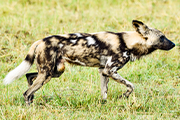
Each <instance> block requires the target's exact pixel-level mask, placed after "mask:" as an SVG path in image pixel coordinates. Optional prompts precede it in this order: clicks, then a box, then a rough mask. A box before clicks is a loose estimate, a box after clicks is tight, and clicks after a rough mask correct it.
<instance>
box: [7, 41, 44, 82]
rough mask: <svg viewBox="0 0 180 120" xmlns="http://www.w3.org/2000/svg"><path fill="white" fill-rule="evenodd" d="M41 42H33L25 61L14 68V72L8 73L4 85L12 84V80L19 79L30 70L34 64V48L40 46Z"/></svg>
mask: <svg viewBox="0 0 180 120" xmlns="http://www.w3.org/2000/svg"><path fill="white" fill-rule="evenodd" d="M40 42H41V40H39V41H37V42H35V43H34V44H33V45H32V46H31V47H30V50H29V52H28V54H27V56H26V58H25V60H24V61H23V62H22V63H21V64H20V65H19V66H18V67H16V68H15V69H14V70H12V71H10V72H9V73H8V74H7V75H6V77H5V78H4V84H5V85H7V84H10V83H11V82H13V81H14V80H16V79H18V78H20V77H21V76H22V75H24V74H25V73H26V72H28V71H29V69H30V68H31V66H32V64H33V62H34V58H35V55H34V52H35V49H36V47H37V46H38V45H39V44H40Z"/></svg>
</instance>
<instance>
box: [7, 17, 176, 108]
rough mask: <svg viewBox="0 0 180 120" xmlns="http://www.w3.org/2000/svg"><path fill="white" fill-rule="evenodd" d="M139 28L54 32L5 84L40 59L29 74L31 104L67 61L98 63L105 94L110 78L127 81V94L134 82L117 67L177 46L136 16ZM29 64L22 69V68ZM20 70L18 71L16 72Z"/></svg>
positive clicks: (27, 98) (27, 95)
mask: <svg viewBox="0 0 180 120" xmlns="http://www.w3.org/2000/svg"><path fill="white" fill-rule="evenodd" d="M132 24H133V27H134V28H135V31H129V32H120V33H114V32H99V33H91V34H89V33H73V34H66V35H53V36H49V37H46V38H44V39H42V40H39V41H37V42H35V43H34V44H33V45H32V46H31V48H30V51H29V52H28V55H27V56H26V58H25V60H24V61H23V62H22V63H21V65H20V66H18V67H17V68H15V69H14V70H13V71H11V72H10V73H9V74H8V75H7V76H6V78H5V79H4V83H5V84H9V83H10V82H12V81H13V80H15V79H17V78H19V77H20V76H22V75H23V74H25V73H26V72H27V71H28V70H29V69H30V67H31V65H32V64H33V62H34V60H36V64H37V69H38V72H37V73H28V74H26V77H27V80H28V85H29V89H28V90H27V91H26V92H25V93H24V98H25V101H26V103H27V104H28V105H29V104H30V103H31V102H32V100H33V98H34V93H35V92H36V91H37V90H38V89H40V88H41V87H42V86H43V85H44V84H45V83H47V82H48V81H50V79H51V78H52V77H59V76H60V75H61V74H62V73H63V72H64V70H65V66H64V62H68V63H72V64H76V65H81V66H88V67H98V68H99V73H100V77H101V94H102V97H103V99H106V98H107V89H108V86H107V84H108V82H109V78H112V79H113V80H115V81H117V82H119V83H122V84H124V85H126V87H127V91H126V92H125V93H124V94H123V95H124V96H126V97H129V95H130V94H131V93H132V91H133V90H134V85H133V84H132V83H131V82H129V81H128V80H126V79H124V78H123V77H121V76H120V75H119V74H118V73H117V71H118V70H119V69H120V68H122V67H123V66H124V65H125V64H126V63H127V62H128V61H129V60H131V61H134V60H135V59H139V58H140V57H141V56H143V55H147V54H150V53H151V52H153V51H154V50H156V49H162V50H170V49H171V48H173V47H174V46H175V44H174V43H173V42H171V41H170V40H168V39H167V38H166V37H165V35H164V34H163V33H162V32H160V31H159V30H156V29H154V28H149V27H148V26H146V25H145V24H144V23H142V22H140V21H137V20H133V22H132ZM23 67H24V68H25V69H24V70H21V68H23ZM15 73H16V74H15Z"/></svg>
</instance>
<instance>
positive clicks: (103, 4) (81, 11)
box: [0, 0, 180, 120]
mask: <svg viewBox="0 0 180 120" xmlns="http://www.w3.org/2000/svg"><path fill="white" fill-rule="evenodd" d="M133 19H138V20H141V21H143V22H145V23H146V24H147V25H149V26H152V27H154V28H158V29H159V30H161V31H162V32H163V33H164V34H165V35H166V36H167V37H168V38H169V39H170V40H172V41H173V42H174V43H175V44H176V47H175V48H174V49H172V50H171V51H159V50H158V51H156V52H154V53H153V54H151V55H148V56H146V57H145V58H142V59H140V60H139V61H135V62H129V63H128V64H127V65H126V66H124V67H123V68H122V69H121V70H119V71H118V72H119V74H120V75H122V76H123V77H124V78H126V79H128V80H129V81H131V82H132V83H134V85H135V91H134V93H133V94H132V95H131V96H130V97H129V99H124V98H123V99H118V96H119V95H121V94H122V93H123V92H125V90H126V87H124V86H123V85H121V84H117V83H116V82H114V81H113V80H110V82H109V91H108V99H107V103H106V104H102V103H101V92H100V91H101V90H100V79H99V74H98V69H97V68H87V67H80V66H71V65H69V64H66V70H65V73H64V74H63V75H62V76H61V77H60V78H56V79H52V80H51V81H50V82H49V83H48V84H46V85H44V86H43V87H42V88H41V89H40V90H39V91H37V92H36V94H35V100H34V103H33V104H32V105H31V106H30V107H26V105H25V102H24V98H23V95H22V94H23V92H24V91H25V90H26V89H27V88H28V86H27V82H26V78H25V76H23V77H21V78H20V79H18V80H16V81H15V82H13V83H12V84H10V85H8V86H4V85H3V83H2V81H3V79H4V77H5V75H6V74H7V73H8V72H9V71H10V70H12V69H14V68H15V67H16V66H17V65H19V64H20V63H21V62H22V61H23V59H24V58H25V56H26V54H27V52H28V50H29V47H30V46H31V45H32V43H33V42H35V41H36V40H39V39H42V38H44V37H46V36H49V35H52V34H65V33H74V32H98V31H113V32H118V31H119V32H120V31H129V30H133V28H132V24H131V21H132V20H133ZM179 45H180V1H179V0H49V1H48V0H0V74H1V76H0V119H3V120H5V119H13V120H14V119H15V120H16V119H20V120H24V119H28V120H34V119H35V120H39V119H40V120H41V119H48V120H49V119H64V120H66V119H78V120H84V119H87V120H97V119H103V120H104V119H105V120H106V119H107V120H116V119H137V120H139V119H142V120H145V119H150V120H156V119H158V120H159V119H171V120H172V119H180V49H179ZM30 71H31V72H32V71H36V67H35V65H34V66H33V67H32V68H31V70H30Z"/></svg>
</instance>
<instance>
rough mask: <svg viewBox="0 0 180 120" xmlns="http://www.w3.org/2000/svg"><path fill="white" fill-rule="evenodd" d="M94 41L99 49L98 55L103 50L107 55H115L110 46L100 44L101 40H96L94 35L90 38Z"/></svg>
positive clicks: (103, 43)
mask: <svg viewBox="0 0 180 120" xmlns="http://www.w3.org/2000/svg"><path fill="white" fill-rule="evenodd" d="M91 37H92V38H93V39H94V40H95V41H96V44H95V45H98V47H99V49H100V50H99V52H100V54H101V53H103V51H104V50H108V55H113V54H115V53H114V52H113V51H112V49H111V48H110V45H107V44H106V43H105V42H102V41H101V40H99V39H98V37H97V36H96V35H93V36H91Z"/></svg>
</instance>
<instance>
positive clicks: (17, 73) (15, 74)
mask: <svg viewBox="0 0 180 120" xmlns="http://www.w3.org/2000/svg"><path fill="white" fill-rule="evenodd" d="M30 68H31V63H30V62H29V61H26V60H24V61H23V62H22V63H21V64H20V65H19V66H18V67H16V68H15V69H14V70H12V71H10V72H9V73H8V74H7V75H6V77H5V78H4V84H5V85H7V84H10V83H11V82H13V81H14V80H16V79H18V78H20V77H21V76H23V75H24V74H25V73H26V72H28V71H29V69H30Z"/></svg>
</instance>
